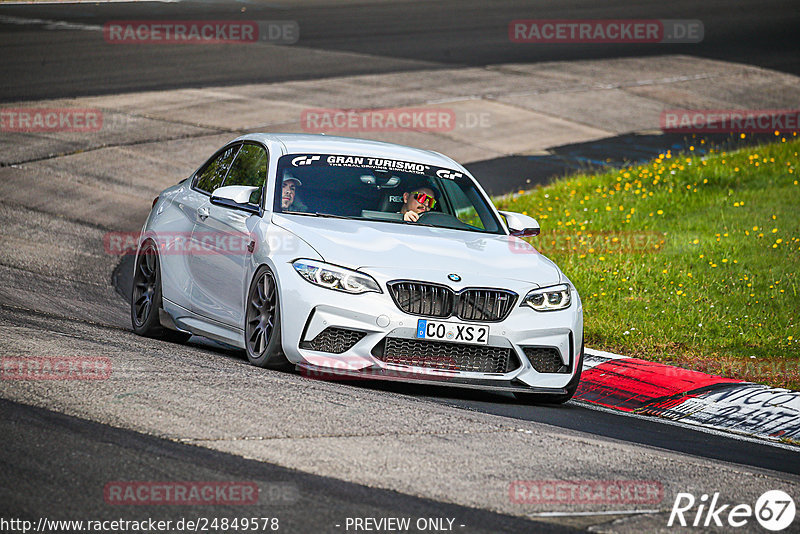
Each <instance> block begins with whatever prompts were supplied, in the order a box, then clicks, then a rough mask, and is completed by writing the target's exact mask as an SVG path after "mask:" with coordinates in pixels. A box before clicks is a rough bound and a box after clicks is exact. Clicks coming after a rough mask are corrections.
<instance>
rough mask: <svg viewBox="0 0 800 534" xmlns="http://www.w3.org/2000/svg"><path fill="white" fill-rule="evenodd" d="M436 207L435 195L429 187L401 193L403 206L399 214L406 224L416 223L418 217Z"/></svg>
mask: <svg viewBox="0 0 800 534" xmlns="http://www.w3.org/2000/svg"><path fill="white" fill-rule="evenodd" d="M435 206H436V194H435V192H434V190H433V189H432V188H430V187H427V186H423V187H418V188H415V189H414V190H413V191H407V192H405V193H403V206H402V207H401V208H400V213H401V214H403V220H404V221H406V222H417V220H419V217H420V215H422V214H423V213H426V212H428V211H430V210H432V209H433V208H434V207H435Z"/></svg>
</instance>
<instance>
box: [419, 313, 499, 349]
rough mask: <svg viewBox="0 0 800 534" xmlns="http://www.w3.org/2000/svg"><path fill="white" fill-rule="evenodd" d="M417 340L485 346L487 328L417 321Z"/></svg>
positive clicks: (426, 320) (476, 325)
mask: <svg viewBox="0 0 800 534" xmlns="http://www.w3.org/2000/svg"><path fill="white" fill-rule="evenodd" d="M417 339H432V340H436V341H449V342H451V343H472V344H479V345H486V344H487V343H489V327H488V326H486V325H480V324H462V323H447V322H444V321H429V320H428V319H419V320H418V321H417Z"/></svg>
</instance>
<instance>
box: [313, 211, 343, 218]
mask: <svg viewBox="0 0 800 534" xmlns="http://www.w3.org/2000/svg"><path fill="white" fill-rule="evenodd" d="M314 217H329V218H331V219H349V218H350V217H345V216H344V215H334V214H333V213H321V212H319V211H318V212H316V213H314Z"/></svg>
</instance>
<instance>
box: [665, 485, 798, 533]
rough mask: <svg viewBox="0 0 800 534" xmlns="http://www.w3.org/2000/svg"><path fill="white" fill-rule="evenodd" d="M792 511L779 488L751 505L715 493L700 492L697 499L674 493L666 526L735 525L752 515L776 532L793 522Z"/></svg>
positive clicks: (744, 522)
mask: <svg viewBox="0 0 800 534" xmlns="http://www.w3.org/2000/svg"><path fill="white" fill-rule="evenodd" d="M795 512H796V510H795V504H794V500H793V499H792V498H791V497H790V496H789V494H788V493H786V492H784V491H781V490H771V491H767V492H765V493H764V494H763V495H761V497H759V498H758V500H756V503H755V506H750V505H749V504H731V503H723V502H720V496H719V493H714V494H713V495H711V496H709V495H707V494H703V495H701V496H700V498H699V499H697V498H695V496H694V495H692V494H691V493H678V495H677V496H676V497H675V503H674V504H673V505H672V512H671V513H670V514H669V521H667V526H668V527H671V526H682V527H703V528H707V527H726V528H727V527H733V528H738V527H743V526H745V525H752V523H751V522H752V520H753V518H755V520H756V521H758V523H759V524H760V525H761V526H762V527H764V528H765V529H767V530H770V531H772V532H779V531H781V530H785V529H786V528H788V527H789V526H790V525H791V524H792V523H793V522H794V516H795ZM751 529H752V526H751ZM748 530H750V529H748Z"/></svg>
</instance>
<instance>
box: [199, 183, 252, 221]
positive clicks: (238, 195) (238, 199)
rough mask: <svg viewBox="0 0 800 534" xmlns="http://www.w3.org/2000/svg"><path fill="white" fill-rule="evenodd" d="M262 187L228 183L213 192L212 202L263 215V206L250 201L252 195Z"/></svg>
mask: <svg viewBox="0 0 800 534" xmlns="http://www.w3.org/2000/svg"><path fill="white" fill-rule="evenodd" d="M259 189H261V188H260V187H255V186H249V185H226V186H225V187H218V188H217V189H215V190H214V192H213V193H211V203H212V204H216V205H217V206H224V207H226V208H234V209H239V210H243V211H248V212H250V213H256V214H258V215H261V208H260V207H259V206H258V205H256V204H252V203H251V202H250V196H251V195H252V194H253V192H254V191H258V190H259Z"/></svg>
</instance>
